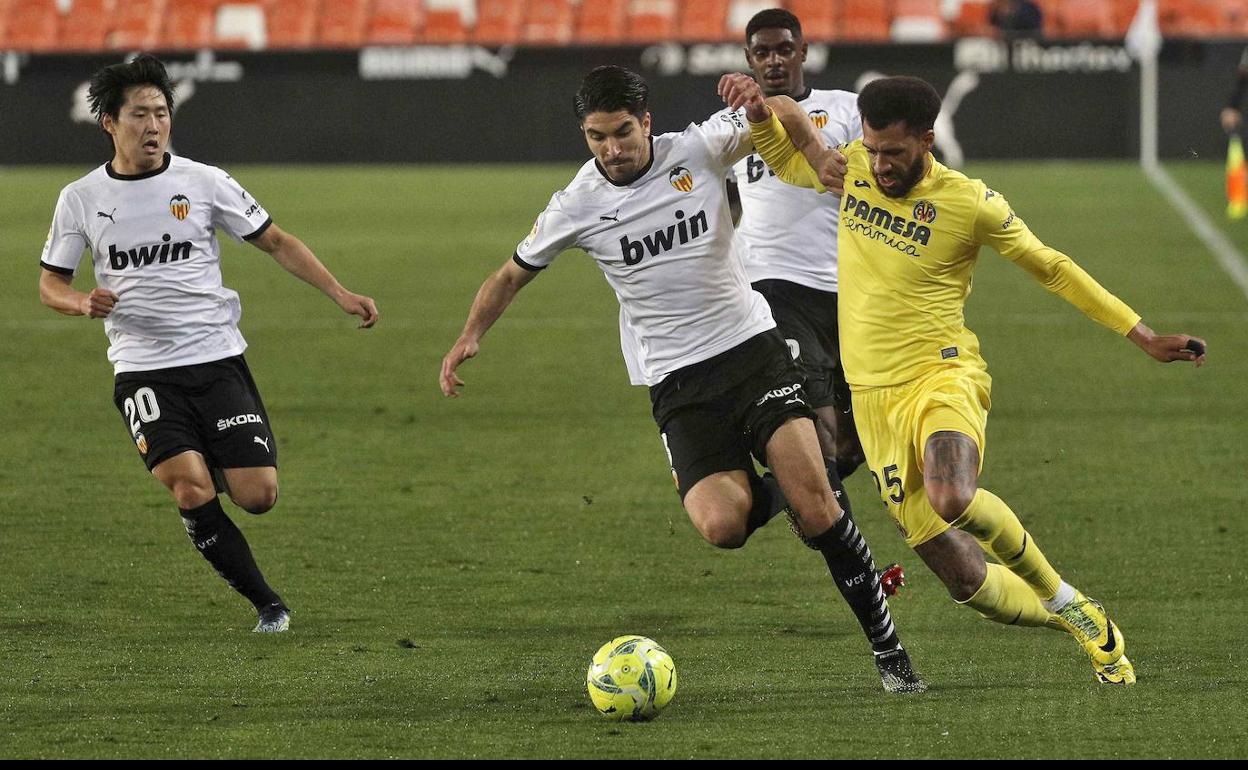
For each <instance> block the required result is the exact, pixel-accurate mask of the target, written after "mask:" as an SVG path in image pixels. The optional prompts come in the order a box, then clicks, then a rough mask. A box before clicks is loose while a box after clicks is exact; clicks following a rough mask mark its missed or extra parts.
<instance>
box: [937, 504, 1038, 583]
mask: <svg viewBox="0 0 1248 770" xmlns="http://www.w3.org/2000/svg"><path fill="white" fill-rule="evenodd" d="M953 526H955V527H957V528H958V529H960V530H962V531H963V532H966V533H967V534H969V535H971V536H972V537H974V538H975V539H976V540H978V541H979V544H980V545H981V546H982V547H983V549H984V550H985V551H987V552H988V553H990V554H992V555H993V556H995V557H996V558H997V561H999V562H1001V563H1002V564H1004V565H1005V566H1006V567H1008V568H1009V569H1010V571H1011V572H1013V573H1014V574H1015V575H1018V576H1019V577H1020V578H1022V579H1023V580H1024V581H1026V582H1027V585H1029V586H1031V588H1032V590H1033V591H1035V592H1036V595H1037V596H1039V597H1040V598H1041V599H1052V598H1053V595H1054V594H1056V593H1057V589H1058V586H1060V585H1061V584H1062V578H1061V577H1060V576H1059V575H1058V574H1057V570H1055V569H1053V567H1052V565H1050V564H1049V560H1048V559H1046V558H1044V554H1043V553H1042V552H1041V551H1040V546H1038V545H1036V541H1035V540H1034V539H1033V538H1032V537H1031V536H1030V535H1028V534H1027V530H1025V529H1023V524H1022V522H1020V521H1019V520H1018V516H1015V515H1014V511H1012V510H1010V506H1008V505H1006V504H1005V501H1004V500H1002V499H1001V498H999V497H997V496H996V495H994V494H993V493H991V492H989V491H988V490H986V489H980V490H978V491H977V492H976V493H975V497H974V498H973V499H972V500H971V504H970V505H968V506H967V507H966V510H965V511H964V512H963V513H962V515H961V516H959V517H958V519H957V521H954V522H953Z"/></svg>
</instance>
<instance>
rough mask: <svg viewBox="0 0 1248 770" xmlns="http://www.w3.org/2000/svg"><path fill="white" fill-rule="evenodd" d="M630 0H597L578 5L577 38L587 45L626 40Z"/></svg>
mask: <svg viewBox="0 0 1248 770" xmlns="http://www.w3.org/2000/svg"><path fill="white" fill-rule="evenodd" d="M628 5H629V0H595V2H582V3H581V4H580V5H579V6H578V10H577V17H576V35H575V39H576V40H577V42H579V43H585V44H587V45H597V44H615V43H620V42H621V41H623V40H624V31H625V24H624V21H625V15H626V13H627V11H628Z"/></svg>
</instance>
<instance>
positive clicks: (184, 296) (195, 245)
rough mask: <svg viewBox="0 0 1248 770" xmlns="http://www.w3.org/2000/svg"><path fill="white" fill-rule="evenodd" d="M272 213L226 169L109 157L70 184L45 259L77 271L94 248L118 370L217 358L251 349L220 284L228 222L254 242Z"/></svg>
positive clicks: (233, 299) (61, 269)
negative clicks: (110, 299) (221, 238)
mask: <svg viewBox="0 0 1248 770" xmlns="http://www.w3.org/2000/svg"><path fill="white" fill-rule="evenodd" d="M271 223H272V220H271V219H270V218H269V215H268V213H267V212H266V211H265V210H264V208H263V207H262V206H261V205H260V204H259V203H257V202H256V201H255V199H253V198H252V197H251V196H250V195H248V194H247V191H246V190H244V189H243V188H242V187H241V186H240V185H239V184H238V182H236V181H234V180H233V179H232V178H231V177H230V175H229V174H226V173H225V172H224V171H222V170H221V169H219V168H216V167H214V166H207V165H204V164H202V163H196V162H195V161H192V160H187V159H186V158H178V157H172V156H170V155H165V162H164V164H163V165H161V167H160V168H159V169H156V170H154V171H150V172H148V173H145V174H137V175H132V176H127V175H122V174H118V173H116V172H114V171H113V168H112V164H111V163H106V164H104V165H103V166H100V167H99V168H97V169H95V170H94V171H92V172H91V173H89V174H87V175H86V176H84V177H82V178H81V179H78V180H76V181H74V182H71V183H70V184H68V185H66V187H65V189H63V190H61V196H60V198H59V199H58V200H57V202H56V214H55V215H54V216H53V218H52V229H51V230H49V231H48V242H47V243H46V244H45V245H44V247H43V257H42V259H41V260H40V263H41V264H42V265H43V267H45V268H47V269H48V270H52V271H54V272H57V273H62V274H65V275H73V274H74V273H75V272H76V271H77V270H78V263H79V262H80V261H81V259H82V253H83V250H84V249H90V250H91V254H92V261H93V263H94V267H95V282H96V285H97V286H99V287H101V288H104V289H109V290H111V291H113V292H116V294H117V296H118V301H117V305H116V307H115V308H113V312H112V313H110V314H109V315H108V317H107V318H105V319H104V331H105V333H107V334H108V340H109V343H110V345H109V348H108V360H109V361H111V362H112V363H113V371H114V372H117V373H120V372H134V371H147V370H151V369H166V368H169V367H173V366H187V365H189V364H202V363H206V362H209V361H218V360H220V359H222V358H228V357H229V356H235V355H238V354H239V353H242V352H243V350H244V349H245V348H246V347H247V343H246V341H245V340H243V335H242V334H240V333H239V331H238V319H239V316H240V315H241V314H242V308H241V306H240V304H239V301H238V294H236V293H235V292H233V291H230V290H229V289H227V288H225V287H224V286H222V285H221V259H220V248H219V245H218V243H217V236H216V230H217V228H220V229H222V230H224V231H225V232H227V233H229V235H230V236H231V237H233V238H234V239H236V240H250V239H252V238H256V237H258V236H259V235H260V234H262V233H263V232H264V231H265V230H266V229H267V228H268V226H269V225H270V224H271Z"/></svg>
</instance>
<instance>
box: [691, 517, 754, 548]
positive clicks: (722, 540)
mask: <svg viewBox="0 0 1248 770" xmlns="http://www.w3.org/2000/svg"><path fill="white" fill-rule="evenodd" d="M698 529H699V530H700V531H701V533H702V537H703V538H704V539H705V540H706V542H708V543H710V544H711V545H713V546H715V547H716V548H727V549H732V548H740V547H741V546H743V545H745V540H746V538H747V537H748V533H747V532H746V528H745V522H744V521H743V520H741V517H739V516H727V515H722V516H712V517H710V518H708V519H706V520H705V521H703V522H702V524H701V526H700V527H699V528H698Z"/></svg>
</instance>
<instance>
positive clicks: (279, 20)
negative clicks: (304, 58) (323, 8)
mask: <svg viewBox="0 0 1248 770" xmlns="http://www.w3.org/2000/svg"><path fill="white" fill-rule="evenodd" d="M331 2H332V0H331ZM320 5H321V4H320V2H319V0H266V2H265V4H264V20H265V26H266V27H267V28H268V39H269V48H309V47H311V46H312V45H313V44H314V43H315V42H316V31H317V22H318V20H319V15H318V12H319V11H320Z"/></svg>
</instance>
